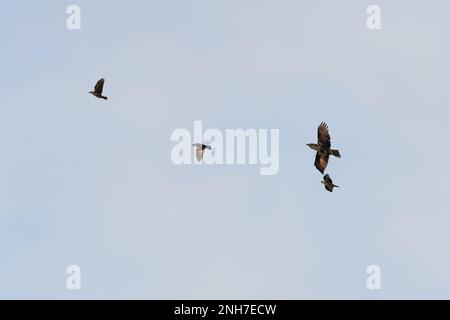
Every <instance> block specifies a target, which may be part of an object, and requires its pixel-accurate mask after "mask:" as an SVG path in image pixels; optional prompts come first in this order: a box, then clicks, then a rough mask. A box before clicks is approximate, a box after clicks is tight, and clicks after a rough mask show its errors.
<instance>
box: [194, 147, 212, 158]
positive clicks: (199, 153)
mask: <svg viewBox="0 0 450 320" xmlns="http://www.w3.org/2000/svg"><path fill="white" fill-rule="evenodd" d="M192 146H193V147H195V148H196V149H197V150H196V152H195V156H196V158H197V161H199V162H200V161H202V159H203V154H204V153H205V149H208V150H212V148H211V146H207V145H206V144H201V143H194V144H193V145H192Z"/></svg>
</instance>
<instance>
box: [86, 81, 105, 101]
mask: <svg viewBox="0 0 450 320" xmlns="http://www.w3.org/2000/svg"><path fill="white" fill-rule="evenodd" d="M104 84H105V79H103V78H102V79H100V80H98V81H97V84H96V85H95V88H94V91H90V92H89V93H90V94H92V95H94V96H96V97H97V98H101V99H105V100H108V97H105V96H103V95H102V93H103V85H104Z"/></svg>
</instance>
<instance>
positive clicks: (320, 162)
mask: <svg viewBox="0 0 450 320" xmlns="http://www.w3.org/2000/svg"><path fill="white" fill-rule="evenodd" d="M328 158H329V156H322V155H320V154H319V153H318V152H317V153H316V160H315V161H314V166H315V167H316V168H317V170H319V171H320V172H321V173H322V174H323V172H324V171H325V168H326V167H327V164H328Z"/></svg>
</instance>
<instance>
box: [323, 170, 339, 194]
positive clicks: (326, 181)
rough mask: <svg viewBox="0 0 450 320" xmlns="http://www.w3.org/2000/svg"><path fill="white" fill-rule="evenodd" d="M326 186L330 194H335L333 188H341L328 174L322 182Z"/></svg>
mask: <svg viewBox="0 0 450 320" xmlns="http://www.w3.org/2000/svg"><path fill="white" fill-rule="evenodd" d="M320 182H322V183H323V184H324V185H325V189H327V190H328V191H330V192H333V188H339V186H337V185H335V184H333V180H331V178H330V176H329V175H328V174H326V175H325V176H324V177H323V181H320Z"/></svg>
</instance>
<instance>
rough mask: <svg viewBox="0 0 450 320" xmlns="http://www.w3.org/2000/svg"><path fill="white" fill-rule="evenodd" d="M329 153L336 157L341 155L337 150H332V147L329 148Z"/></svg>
mask: <svg viewBox="0 0 450 320" xmlns="http://www.w3.org/2000/svg"><path fill="white" fill-rule="evenodd" d="M330 153H331V154H332V155H333V156H335V157H337V158H340V157H341V154H340V153H339V150H333V149H331V150H330Z"/></svg>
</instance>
